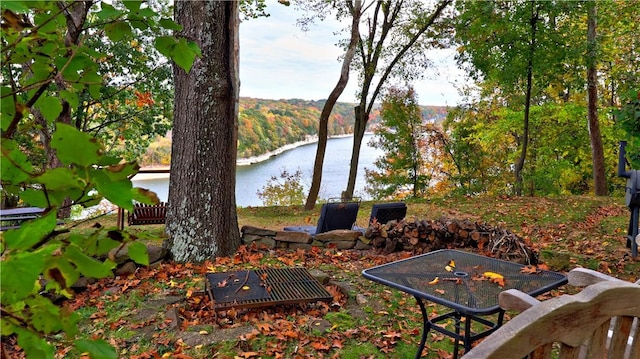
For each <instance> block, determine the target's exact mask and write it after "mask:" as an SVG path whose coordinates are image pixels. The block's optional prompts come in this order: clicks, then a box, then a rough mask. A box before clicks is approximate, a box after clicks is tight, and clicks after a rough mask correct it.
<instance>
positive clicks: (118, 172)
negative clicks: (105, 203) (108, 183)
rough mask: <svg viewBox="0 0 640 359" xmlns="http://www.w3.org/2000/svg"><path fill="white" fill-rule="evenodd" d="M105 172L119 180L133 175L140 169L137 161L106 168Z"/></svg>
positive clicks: (114, 179) (112, 178) (111, 177)
mask: <svg viewBox="0 0 640 359" xmlns="http://www.w3.org/2000/svg"><path fill="white" fill-rule="evenodd" d="M105 170H106V171H105V173H106V174H107V176H109V178H110V179H111V180H112V181H119V180H124V179H129V178H131V177H133V175H135V174H136V173H138V171H139V170H140V166H138V163H137V162H127V163H122V164H117V165H114V166H109V167H106V168H105Z"/></svg>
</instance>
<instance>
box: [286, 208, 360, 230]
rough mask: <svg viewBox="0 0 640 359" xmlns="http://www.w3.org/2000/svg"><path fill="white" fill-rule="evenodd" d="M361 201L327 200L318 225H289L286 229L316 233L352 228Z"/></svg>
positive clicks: (321, 210)
mask: <svg viewBox="0 0 640 359" xmlns="http://www.w3.org/2000/svg"><path fill="white" fill-rule="evenodd" d="M358 209H360V202H359V201H354V202H327V203H323V204H322V208H321V209H320V218H318V224H317V225H316V226H287V227H284V230H285V231H289V232H306V233H309V234H310V235H312V236H313V235H316V234H320V233H324V232H329V231H333V230H336V229H351V228H352V227H353V224H354V223H355V222H356V217H358Z"/></svg>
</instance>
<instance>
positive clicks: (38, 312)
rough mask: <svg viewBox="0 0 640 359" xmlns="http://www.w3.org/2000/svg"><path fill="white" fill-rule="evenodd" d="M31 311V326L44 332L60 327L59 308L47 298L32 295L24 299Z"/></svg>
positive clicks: (59, 328)
mask: <svg viewBox="0 0 640 359" xmlns="http://www.w3.org/2000/svg"><path fill="white" fill-rule="evenodd" d="M25 304H26V305H27V307H28V308H29V312H30V313H31V324H32V325H33V327H34V328H35V329H36V330H38V331H40V332H42V333H45V334H51V333H54V332H58V331H60V330H61V329H62V321H61V319H62V318H61V317H60V308H59V307H57V306H56V305H54V304H53V303H51V300H50V299H49V298H46V297H43V296H39V295H38V296H33V297H30V298H27V299H26V300H25Z"/></svg>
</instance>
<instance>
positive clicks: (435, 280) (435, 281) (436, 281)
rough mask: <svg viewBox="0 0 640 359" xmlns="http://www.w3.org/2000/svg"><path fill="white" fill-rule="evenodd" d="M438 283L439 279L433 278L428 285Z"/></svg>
mask: <svg viewBox="0 0 640 359" xmlns="http://www.w3.org/2000/svg"><path fill="white" fill-rule="evenodd" d="M438 282H440V278H439V277H435V278H434V279H433V280H432V281H431V282H429V284H431V285H433V284H438Z"/></svg>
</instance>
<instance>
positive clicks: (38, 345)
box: [16, 327, 55, 359]
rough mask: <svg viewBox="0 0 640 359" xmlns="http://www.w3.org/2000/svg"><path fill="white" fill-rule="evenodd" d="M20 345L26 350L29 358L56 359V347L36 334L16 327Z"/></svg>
mask: <svg viewBox="0 0 640 359" xmlns="http://www.w3.org/2000/svg"><path fill="white" fill-rule="evenodd" d="M16 333H17V334H18V345H19V346H20V347H21V348H22V349H24V352H25V354H26V357H27V358H30V359H31V358H33V359H41V358H42V359H50V358H53V357H54V353H55V350H54V347H53V346H52V345H51V344H49V343H47V341H46V340H44V339H42V338H40V337H39V336H38V335H36V334H35V333H33V332H31V331H29V330H27V329H22V328H18V327H16Z"/></svg>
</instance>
